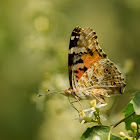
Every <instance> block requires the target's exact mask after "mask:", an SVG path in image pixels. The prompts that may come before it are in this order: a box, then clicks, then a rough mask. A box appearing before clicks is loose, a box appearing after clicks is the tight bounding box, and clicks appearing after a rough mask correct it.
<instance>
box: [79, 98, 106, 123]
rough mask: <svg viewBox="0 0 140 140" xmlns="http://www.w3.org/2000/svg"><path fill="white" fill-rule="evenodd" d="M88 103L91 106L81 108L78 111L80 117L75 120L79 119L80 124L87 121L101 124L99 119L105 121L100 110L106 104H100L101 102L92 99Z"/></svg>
mask: <svg viewBox="0 0 140 140" xmlns="http://www.w3.org/2000/svg"><path fill="white" fill-rule="evenodd" d="M90 103H91V105H92V107H91V108H87V109H84V110H82V111H81V112H80V113H79V115H80V117H79V118H77V120H79V121H80V123H81V124H84V123H87V122H96V123H98V124H101V121H100V119H102V120H103V121H106V118H105V117H104V116H102V115H100V110H102V109H103V107H104V106H106V105H107V104H101V103H98V104H96V100H92V101H91V102H90Z"/></svg>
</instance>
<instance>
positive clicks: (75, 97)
mask: <svg viewBox="0 0 140 140" xmlns="http://www.w3.org/2000/svg"><path fill="white" fill-rule="evenodd" d="M75 98H76V100H77V102H78V103H79V104H80V105H81V107H82V110H83V111H84V108H83V105H82V104H81V102H80V101H79V99H78V97H77V96H75Z"/></svg>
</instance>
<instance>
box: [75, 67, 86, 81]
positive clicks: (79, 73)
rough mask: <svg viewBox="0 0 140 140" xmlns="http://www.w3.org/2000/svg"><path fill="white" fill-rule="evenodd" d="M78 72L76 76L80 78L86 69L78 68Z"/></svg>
mask: <svg viewBox="0 0 140 140" xmlns="http://www.w3.org/2000/svg"><path fill="white" fill-rule="evenodd" d="M77 71H78V73H76V74H75V75H76V78H78V79H80V77H81V76H82V75H83V74H84V71H81V70H79V69H77Z"/></svg>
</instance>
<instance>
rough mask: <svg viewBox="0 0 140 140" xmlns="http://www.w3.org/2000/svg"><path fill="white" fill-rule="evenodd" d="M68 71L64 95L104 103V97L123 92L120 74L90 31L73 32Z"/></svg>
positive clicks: (123, 85)
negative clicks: (68, 84)
mask: <svg viewBox="0 0 140 140" xmlns="http://www.w3.org/2000/svg"><path fill="white" fill-rule="evenodd" d="M68 69H69V82H70V88H69V89H67V90H65V91H64V93H63V94H64V95H65V96H68V97H74V98H76V99H77V100H88V99H97V100H98V101H100V102H101V103H106V101H105V99H104V97H110V95H113V94H123V92H124V88H125V86H126V84H125V82H124V78H122V76H121V72H120V71H119V70H118V69H117V67H116V66H115V65H114V63H113V62H111V61H110V60H109V59H108V57H107V55H106V54H105V52H104V51H103V50H102V49H101V47H100V46H99V43H98V39H97V35H96V32H95V31H94V30H93V29H91V28H88V27H87V28H85V29H83V28H81V27H78V26H77V27H75V28H74V30H73V31H72V34H71V37H70V44H69V51H68Z"/></svg>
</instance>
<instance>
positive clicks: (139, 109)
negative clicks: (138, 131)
mask: <svg viewBox="0 0 140 140" xmlns="http://www.w3.org/2000/svg"><path fill="white" fill-rule="evenodd" d="M133 112H136V114H134V115H132V116H131V117H129V118H127V119H126V120H124V122H125V126H126V130H132V128H131V123H132V122H136V123H137V124H140V116H139V115H137V114H139V113H140V92H136V93H135V94H134V97H133V99H132V100H131V101H130V103H129V104H128V105H127V107H126V108H125V110H124V113H125V117H126V116H128V115H130V114H131V113H133Z"/></svg>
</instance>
